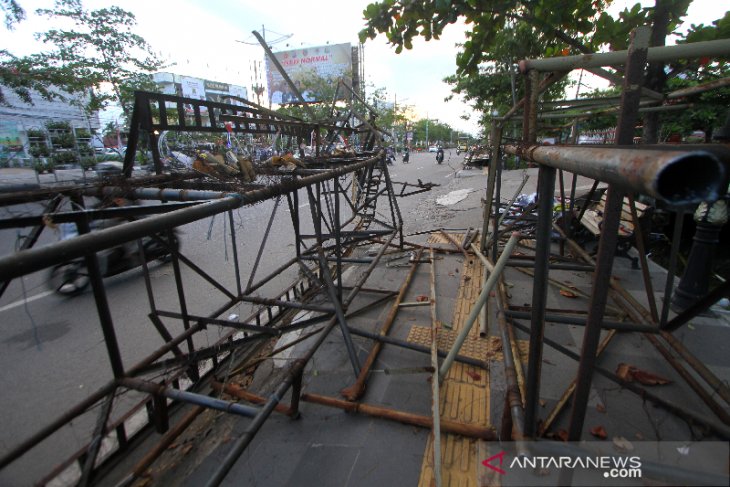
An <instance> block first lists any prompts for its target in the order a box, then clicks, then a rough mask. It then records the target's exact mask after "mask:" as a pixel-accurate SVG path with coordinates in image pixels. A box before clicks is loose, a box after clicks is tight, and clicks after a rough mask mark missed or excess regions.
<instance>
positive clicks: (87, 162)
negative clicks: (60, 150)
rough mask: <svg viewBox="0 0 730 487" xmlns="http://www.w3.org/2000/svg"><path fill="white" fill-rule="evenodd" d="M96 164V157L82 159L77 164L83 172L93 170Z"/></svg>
mask: <svg viewBox="0 0 730 487" xmlns="http://www.w3.org/2000/svg"><path fill="white" fill-rule="evenodd" d="M97 162H100V161H99V160H98V159H97V158H96V157H93V156H92V157H82V158H81V160H80V161H79V163H80V164H81V168H82V169H83V170H84V171H89V170H91V169H93V168H94V166H95V165H96V163H97Z"/></svg>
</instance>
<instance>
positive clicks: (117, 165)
mask: <svg viewBox="0 0 730 487" xmlns="http://www.w3.org/2000/svg"><path fill="white" fill-rule="evenodd" d="M123 169H124V164H122V163H121V162H117V161H106V162H100V163H98V164H97V165H95V166H94V170H95V171H96V174H98V175H99V177H105V176H120V175H121V174H122V170H123Z"/></svg>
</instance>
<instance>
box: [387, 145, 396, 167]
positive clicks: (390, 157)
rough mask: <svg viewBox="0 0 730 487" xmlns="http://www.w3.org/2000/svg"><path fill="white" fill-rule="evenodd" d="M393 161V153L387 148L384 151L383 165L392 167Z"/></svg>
mask: <svg viewBox="0 0 730 487" xmlns="http://www.w3.org/2000/svg"><path fill="white" fill-rule="evenodd" d="M394 161H395V154H394V153H393V149H390V148H388V149H387V150H386V151H385V163H386V164H388V165H389V166H392V165H393V162H394Z"/></svg>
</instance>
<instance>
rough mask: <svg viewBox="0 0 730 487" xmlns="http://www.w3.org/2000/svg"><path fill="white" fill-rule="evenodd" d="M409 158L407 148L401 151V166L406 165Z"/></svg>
mask: <svg viewBox="0 0 730 487" xmlns="http://www.w3.org/2000/svg"><path fill="white" fill-rule="evenodd" d="M409 158H410V152H409V151H408V148H406V149H405V150H404V151H403V164H408V162H409V161H408V159H409Z"/></svg>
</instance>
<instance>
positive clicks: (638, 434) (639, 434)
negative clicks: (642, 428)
mask: <svg viewBox="0 0 730 487" xmlns="http://www.w3.org/2000/svg"><path fill="white" fill-rule="evenodd" d="M634 436H636V439H637V440H639V441H643V440H644V435H642V434H641V433H636V434H635V435H634Z"/></svg>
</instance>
